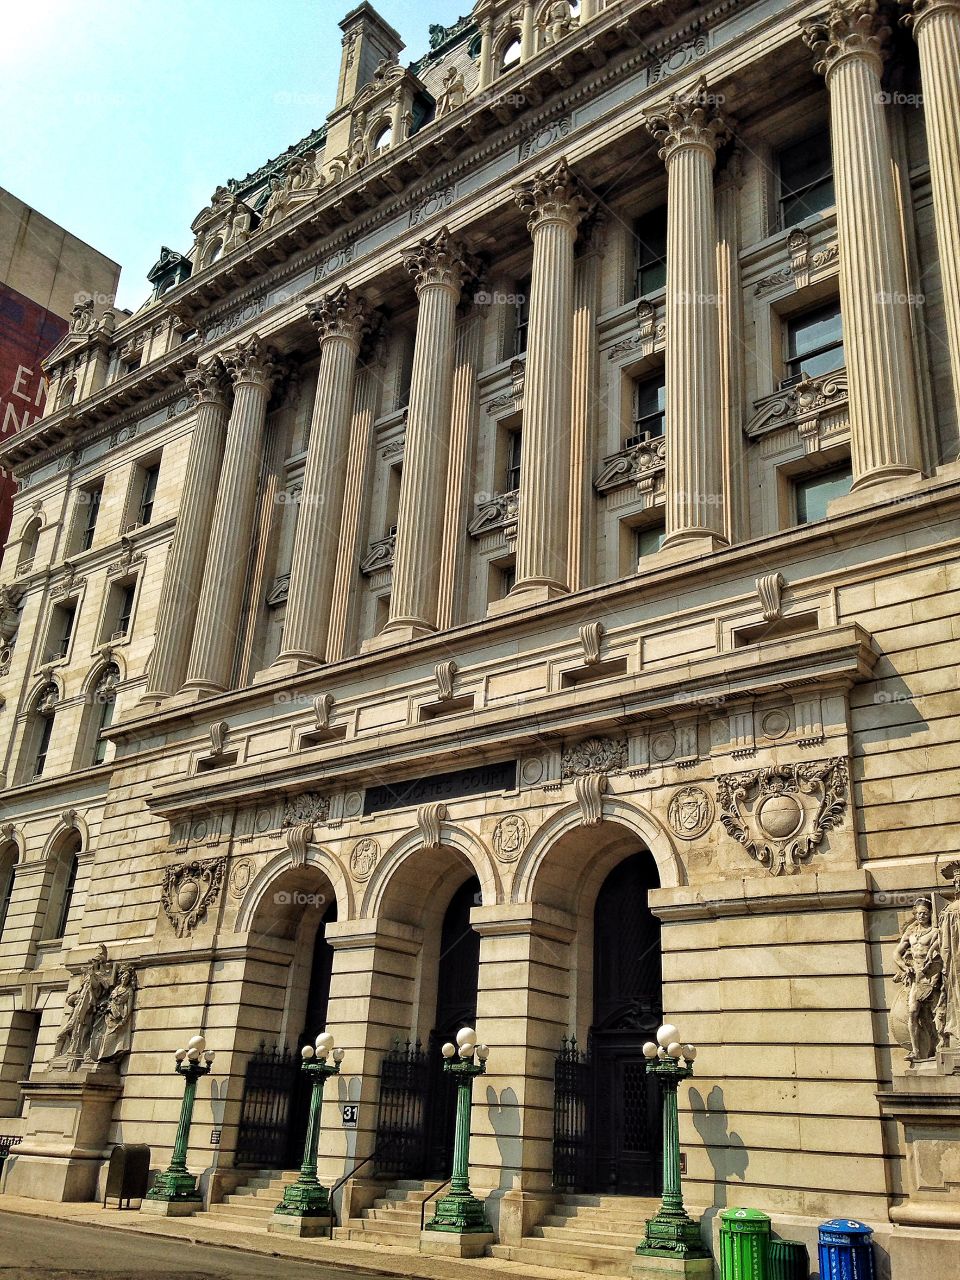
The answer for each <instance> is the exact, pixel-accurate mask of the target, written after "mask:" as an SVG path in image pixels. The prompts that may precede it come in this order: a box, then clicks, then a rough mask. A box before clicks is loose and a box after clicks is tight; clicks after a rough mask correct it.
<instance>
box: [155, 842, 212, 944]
mask: <svg viewBox="0 0 960 1280" xmlns="http://www.w3.org/2000/svg"><path fill="white" fill-rule="evenodd" d="M226 865H227V860H226V858H225V857H223V858H196V859H194V861H193V862H181V863H180V864H179V865H178V866H175V867H167V869H166V871H164V873H163V891H162V893H161V896H160V901H161V902H162V903H163V909H164V911H165V912H166V913H167V919H168V920H169V921H170V923H171V924H172V925H173V927H174V930H175V932H176V935H177V937H178V938H189V937H190V935H191V934H192V933H193V931H194V929H195V928H196V927H197V925H198V924H200V922H201V921H202V920H203V918H204V916H206V914H207V909H208V908H209V907H210V906H212V904H213V903H214V902H216V900H217V895H218V894H219V892H220V886H221V885H222V884H223V873H224V870H225V869H226Z"/></svg>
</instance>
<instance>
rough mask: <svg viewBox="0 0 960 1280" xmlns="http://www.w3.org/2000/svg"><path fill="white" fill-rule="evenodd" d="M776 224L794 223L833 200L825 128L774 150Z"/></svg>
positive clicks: (833, 201)
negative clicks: (775, 154)
mask: <svg viewBox="0 0 960 1280" xmlns="http://www.w3.org/2000/svg"><path fill="white" fill-rule="evenodd" d="M777 175H778V178H779V183H780V201H779V224H780V226H781V227H784V228H786V227H795V226H796V225H797V223H798V222H803V221H804V219H805V218H809V217H810V216H811V215H813V214H816V213H823V211H824V209H829V208H830V207H831V206H832V205H834V204H835V203H836V194H835V191H834V185H833V157H832V156H831V154H830V132H829V130H828V129H824V130H822V131H821V132H820V133H814V134H812V135H811V136H810V137H809V138H804V139H803V140H802V141H801V142H793V143H791V144H790V146H788V147H784V148H783V149H782V150H780V151H778V152H777Z"/></svg>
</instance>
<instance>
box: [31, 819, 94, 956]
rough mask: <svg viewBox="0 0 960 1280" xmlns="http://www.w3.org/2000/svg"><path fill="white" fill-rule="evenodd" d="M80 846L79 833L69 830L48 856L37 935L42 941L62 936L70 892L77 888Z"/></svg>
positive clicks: (70, 899)
mask: <svg viewBox="0 0 960 1280" xmlns="http://www.w3.org/2000/svg"><path fill="white" fill-rule="evenodd" d="M82 847H83V846H82V841H81V839H80V834H79V832H76V831H71V832H69V833H68V834H67V835H66V836H65V837H64V838H63V839H62V840H61V841H60V844H59V846H58V848H57V849H56V851H55V853H54V854H53V856H52V859H51V863H52V865H51V867H50V869H49V872H48V884H49V892H48V895H47V909H46V912H45V914H44V919H43V929H42V931H41V934H40V939H41V941H42V942H52V941H55V940H56V939H57V938H62V937H63V936H64V934H65V933H66V931H67V923H68V922H69V919H70V909H71V907H72V906H73V895H74V891H75V889H76V887H77V874H78V872H79V869H80V851H81V849H82Z"/></svg>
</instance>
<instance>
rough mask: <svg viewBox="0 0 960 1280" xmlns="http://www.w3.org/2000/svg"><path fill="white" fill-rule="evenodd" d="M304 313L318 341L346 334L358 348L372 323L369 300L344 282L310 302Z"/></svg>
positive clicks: (342, 336)
mask: <svg viewBox="0 0 960 1280" xmlns="http://www.w3.org/2000/svg"><path fill="white" fill-rule="evenodd" d="M307 315H308V316H309V317H310V323H311V324H312V325H313V327H314V328H315V329H316V331H317V337H318V338H319V339H320V341H321V342H323V341H324V340H325V339H326V338H346V339H347V340H348V341H349V342H352V343H353V345H354V346H355V347H357V348H358V349H359V347H360V343H361V342H362V341H363V339H364V338H365V337H366V335H367V334H368V333H369V332H370V329H371V326H372V323H373V312H372V310H371V307H370V304H369V302H367V300H366V298H364V297H361V295H360V294H358V293H354V292H353V290H352V289H348V288H347V286H346V285H345V284H343V285H341V286H340V288H339V289H336V290H334V292H333V293H325V294H323V296H322V297H321V298H319V299H318V300H317V301H316V302H311V303H310V305H309V306H308V307H307Z"/></svg>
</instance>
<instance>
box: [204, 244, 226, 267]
mask: <svg viewBox="0 0 960 1280" xmlns="http://www.w3.org/2000/svg"><path fill="white" fill-rule="evenodd" d="M221 253H223V241H222V240H221V239H219V238H217V239H216V240H212V241H211V242H210V244H208V245H207V247H206V249H204V251H203V262H202V263H201V264H200V265H201V267H209V266H210V264H211V262H216V260H217V259H218V258H219V257H220V255H221Z"/></svg>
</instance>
